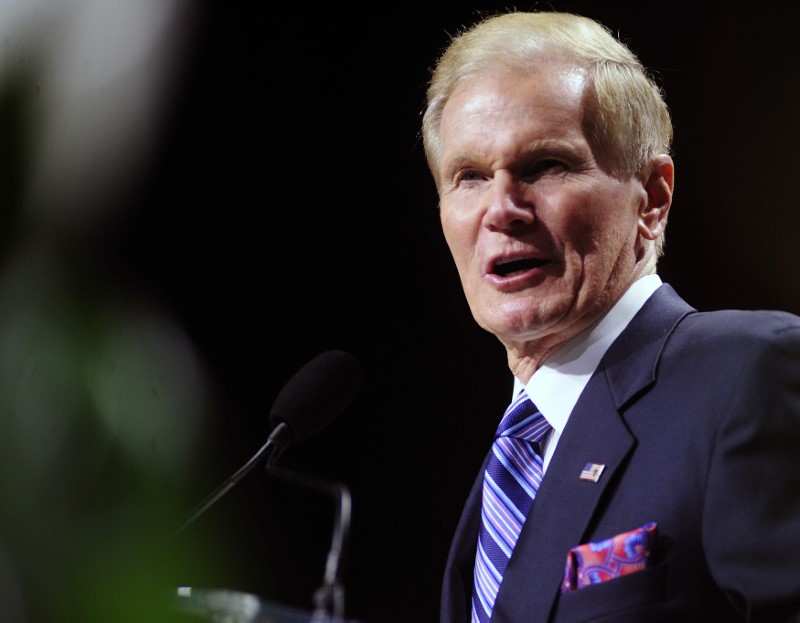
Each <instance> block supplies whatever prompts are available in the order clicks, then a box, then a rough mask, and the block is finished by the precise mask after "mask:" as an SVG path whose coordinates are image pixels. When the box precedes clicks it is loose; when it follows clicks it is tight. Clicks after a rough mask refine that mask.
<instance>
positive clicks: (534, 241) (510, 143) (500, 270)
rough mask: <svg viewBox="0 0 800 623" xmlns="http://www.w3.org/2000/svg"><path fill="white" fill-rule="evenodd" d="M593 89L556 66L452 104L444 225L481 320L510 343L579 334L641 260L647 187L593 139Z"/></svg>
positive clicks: (443, 164)
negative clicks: (612, 167)
mask: <svg viewBox="0 0 800 623" xmlns="http://www.w3.org/2000/svg"><path fill="white" fill-rule="evenodd" d="M584 88H585V81H584V75H583V73H582V72H581V71H579V70H576V69H574V68H570V67H567V66H565V65H559V64H550V65H545V66H543V67H542V68H541V69H540V70H538V71H537V72H536V73H535V74H533V75H531V76H529V77H526V78H524V79H520V78H519V77H518V76H517V77H514V76H511V75H508V74H502V73H501V74H499V75H494V76H487V77H479V78H475V79H473V80H470V81H467V82H466V83H464V84H462V85H461V86H460V87H459V88H458V89H456V91H455V92H454V93H453V96H452V97H451V98H450V100H449V101H448V102H447V105H446V106H445V108H444V111H443V115H442V121H441V146H442V152H441V154H442V158H441V161H440V165H439V166H440V169H439V174H440V177H439V179H440V180H441V185H440V189H439V190H440V203H441V220H442V227H443V230H444V234H445V238H446V240H447V244H448V245H449V247H450V251H451V253H452V254H453V258H454V259H455V263H456V266H457V268H458V272H459V275H460V277H461V283H462V286H463V288H464V292H465V294H466V297H467V301H468V303H469V305H470V308H471V310H472V314H473V316H474V317H475V320H476V321H477V322H478V324H479V325H480V326H482V327H483V328H484V329H486V330H488V331H490V332H492V333H494V334H495V335H496V336H497V337H498V338H500V340H501V341H503V342H504V343H505V344H506V346H512V345H515V344H517V345H518V344H522V343H526V342H531V341H535V340H540V339H542V338H546V341H547V342H548V343H553V344H557V343H560V342H561V341H564V340H566V339H569V338H570V337H572V336H573V335H575V334H577V333H578V332H580V331H581V330H582V329H584V328H585V327H587V326H588V325H589V324H591V323H592V322H593V321H594V320H596V319H597V318H598V317H599V316H600V315H601V314H602V313H603V312H604V311H605V310H607V309H608V308H609V307H610V306H611V305H613V303H614V302H616V300H617V299H618V298H619V296H620V295H621V294H622V293H623V292H624V291H625V290H626V289H627V287H628V285H630V283H631V282H632V281H633V280H634V275H635V270H636V262H637V259H641V253H642V250H641V237H640V234H639V233H638V231H637V228H638V223H639V212H640V210H642V209H644V207H645V206H646V205H647V192H646V190H645V189H644V187H643V185H642V183H641V182H640V181H638V180H637V179H636V178H635V177H632V176H631V177H619V176H618V177H615V176H613V175H611V174H610V173H609V172H608V168H607V167H605V166H604V164H603V157H602V155H601V154H599V153H597V152H596V150H595V149H594V148H593V147H592V145H590V143H589V140H588V139H587V137H586V136H585V135H584V131H583V119H584V108H583V93H584ZM637 256H638V257H637Z"/></svg>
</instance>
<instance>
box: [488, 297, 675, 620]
mask: <svg viewBox="0 0 800 623" xmlns="http://www.w3.org/2000/svg"><path fill="white" fill-rule="evenodd" d="M690 311H691V308H690V307H689V306H688V305H687V304H686V303H684V302H683V301H682V300H681V299H680V298H679V297H678V296H677V294H675V292H674V290H672V288H671V287H669V286H667V285H664V286H662V287H661V288H659V290H657V291H656V292H655V293H654V294H653V296H652V297H651V298H650V299H649V300H648V302H647V303H646V304H645V305H644V306H643V307H642V309H641V310H640V311H639V313H638V314H637V315H636V317H635V318H634V319H633V320H632V321H631V323H630V325H629V326H628V327H627V328H626V329H625V331H623V333H622V334H621V335H620V336H619V338H618V339H617V340H616V341H615V342H614V343H613V344H612V346H611V347H610V348H609V350H608V352H607V353H606V355H605V356H604V358H603V360H602V361H601V363H600V366H599V367H598V370H597V371H596V372H595V374H594V375H593V376H592V378H591V380H590V381H589V383H588V385H587V386H586V388H585V389H584V391H583V393H582V394H581V397H580V399H579V400H578V402H577V404H576V405H575V408H574V409H573V411H572V414H571V415H570V419H569V422H568V424H567V427H566V428H565V429H564V431H563V433H562V436H561V439H560V440H559V442H558V447H557V449H556V453H555V455H554V456H553V459H552V461H551V463H550V466H549V467H548V470H547V473H546V475H545V478H544V480H543V482H542V485H541V487H540V488H539V492H538V494H537V497H536V501H535V503H534V504H533V507H532V509H531V512H530V514H529V515H528V518H527V520H526V522H525V525H524V527H523V530H522V533H521V535H520V538H519V540H518V541H517V545H516V548H515V551H514V555H513V556H512V559H511V561H510V563H509V566H508V568H507V569H506V572H505V576H504V578H503V583H502V585H501V586H500V592H499V593H498V597H497V601H496V603H495V609H494V614H493V615H492V623H511V622H516V621H523V620H524V621H528V622H530V623H535V622H545V621H547V620H548V617H549V614H550V611H551V609H552V608H553V606H554V604H555V600H556V598H557V596H558V594H559V590H560V584H561V579H562V577H563V572H564V565H565V563H566V556H567V552H568V551H569V549H570V548H572V547H574V546H576V545H578V544H580V543H582V542H583V537H584V534H585V533H586V532H587V529H588V528H589V526H590V523H591V520H592V517H593V516H594V514H595V511H596V509H597V507H598V504H599V502H600V500H601V498H602V497H603V493H604V492H605V491H606V489H607V487H608V486H609V484H610V483H611V482H612V481H613V480H614V478H615V476H616V475H617V474H618V473H620V472H622V471H623V470H624V465H625V459H626V457H628V456H629V454H630V453H632V452H633V451H634V448H635V444H636V440H635V439H634V438H633V436H632V435H631V433H630V431H629V430H628V427H627V426H626V424H625V422H624V420H623V418H622V416H621V411H622V410H624V408H625V406H626V405H627V404H629V402H631V401H632V400H635V399H636V398H637V397H638V396H640V395H642V394H643V393H644V392H645V391H646V390H647V388H648V387H649V386H651V385H652V384H653V383H654V382H655V378H656V372H657V366H658V360H659V358H660V355H661V352H662V349H663V346H664V344H665V342H666V340H667V338H668V337H669V335H670V334H671V332H672V331H673V329H674V328H675V326H676V325H677V323H678V322H679V321H680V319H681V318H682V317H683V316H685V315H686V314H687V313H689V312H690ZM587 463H598V464H602V465H605V469H604V471H603V473H602V475H601V477H600V480H599V481H598V482H596V483H594V482H589V481H585V480H581V479H580V473H581V470H582V469H583V468H584V466H585V465H586V464H587Z"/></svg>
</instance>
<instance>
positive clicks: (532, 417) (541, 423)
mask: <svg viewBox="0 0 800 623" xmlns="http://www.w3.org/2000/svg"><path fill="white" fill-rule="evenodd" d="M549 430H550V424H549V423H548V422H547V420H546V419H545V417H544V416H543V415H542V413H541V412H540V411H539V409H537V408H536V405H535V404H533V401H532V400H531V399H530V398H529V397H528V394H527V392H526V391H525V390H524V389H523V390H522V391H521V392H520V393H519V394H518V395H517V397H516V398H515V399H514V402H512V403H511V404H510V405H509V406H508V408H507V409H506V412H505V414H504V415H503V419H502V420H501V421H500V426H499V427H498V428H497V432H496V433H495V436H496V437H516V438H517V439H524V440H525V441H530V442H533V443H538V442H539V441H541V440H542V438H543V437H544V436H545V435H546V434H547V432H548V431H549Z"/></svg>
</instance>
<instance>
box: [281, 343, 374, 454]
mask: <svg viewBox="0 0 800 623" xmlns="http://www.w3.org/2000/svg"><path fill="white" fill-rule="evenodd" d="M362 382H363V373H362V371H361V366H359V364H358V362H357V361H356V359H355V357H353V356H352V355H351V354H350V353H347V352H345V351H342V350H329V351H325V352H323V353H320V354H319V355H317V356H316V357H314V359H312V360H311V361H309V362H308V363H307V364H305V365H304V366H303V367H302V368H300V370H298V371H297V373H295V375H294V376H293V377H292V378H291V379H289V382H288V383H286V385H284V387H283V389H282V390H281V391H280V393H279V394H278V397H277V398H276V399H275V402H274V403H273V405H272V409H271V410H270V414H269V421H270V424H271V426H272V427H273V428H274V427H275V426H277V425H278V424H279V423H281V422H285V423H286V425H287V426H288V427H289V428H290V429H291V431H292V435H293V441H299V440H301V439H305V438H306V437H308V436H309V435H313V434H314V433H316V432H318V431H319V430H321V429H322V428H324V427H325V426H327V425H328V424H329V423H330V422H331V421H333V420H334V418H336V417H337V416H338V415H339V414H340V413H342V412H343V411H344V410H345V409H346V408H347V406H348V405H349V404H350V403H351V402H352V401H353V399H354V398H355V397H356V394H357V393H358V392H359V391H360V389H361V384H362Z"/></svg>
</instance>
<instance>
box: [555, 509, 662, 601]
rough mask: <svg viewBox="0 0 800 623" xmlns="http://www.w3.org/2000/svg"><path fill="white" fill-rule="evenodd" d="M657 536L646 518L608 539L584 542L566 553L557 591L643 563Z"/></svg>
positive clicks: (602, 579)
mask: <svg viewBox="0 0 800 623" xmlns="http://www.w3.org/2000/svg"><path fill="white" fill-rule="evenodd" d="M657 538H658V526H657V525H656V523H655V522H650V523H647V524H645V525H643V526H642V527H640V528H636V529H635V530H631V531H630V532H623V533H622V534H618V535H616V536H614V537H611V538H610V539H606V540H604V541H597V542H595V543H585V544H583V545H578V546H577V547H573V548H572V549H571V550H569V552H568V553H567V565H566V569H565V570H564V580H563V582H562V583H561V592H562V593H568V592H570V591H576V590H578V589H580V588H583V587H584V586H589V585H591V584H599V583H601V582H606V581H608V580H613V579H614V578H618V577H620V576H623V575H627V574H629V573H634V572H636V571H641V570H642V569H644V568H645V567H646V566H647V562H648V560H649V559H650V554H651V552H652V550H653V547H654V545H655V542H656V539H657Z"/></svg>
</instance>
